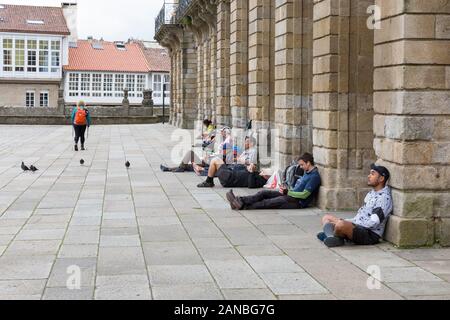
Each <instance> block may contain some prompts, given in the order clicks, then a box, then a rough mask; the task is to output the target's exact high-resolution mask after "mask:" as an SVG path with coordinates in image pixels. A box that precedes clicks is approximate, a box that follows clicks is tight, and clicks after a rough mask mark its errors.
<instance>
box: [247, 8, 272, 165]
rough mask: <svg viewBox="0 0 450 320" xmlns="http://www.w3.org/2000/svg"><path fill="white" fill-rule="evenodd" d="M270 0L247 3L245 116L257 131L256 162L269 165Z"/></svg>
mask: <svg viewBox="0 0 450 320" xmlns="http://www.w3.org/2000/svg"><path fill="white" fill-rule="evenodd" d="M274 14H275V10H274V0H255V1H250V2H249V41H248V42H249V49H248V50H249V54H248V58H249V68H248V70H249V72H248V82H249V85H248V107H249V118H250V119H251V120H253V126H254V130H255V131H257V132H258V145H259V153H260V161H261V162H262V164H263V165H265V166H268V165H270V164H271V156H272V154H271V150H270V149H271V141H272V137H271V135H270V133H271V129H272V120H274V118H275V109H274V98H275V95H274V85H275V81H274V67H273V55H274V52H273V51H274V50H273V49H274V44H275V36H274V27H275V17H274Z"/></svg>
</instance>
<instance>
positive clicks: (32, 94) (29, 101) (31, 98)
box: [25, 91, 35, 108]
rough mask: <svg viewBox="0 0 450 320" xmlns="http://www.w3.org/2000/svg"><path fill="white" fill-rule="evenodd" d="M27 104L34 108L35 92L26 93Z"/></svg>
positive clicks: (28, 106)
mask: <svg viewBox="0 0 450 320" xmlns="http://www.w3.org/2000/svg"><path fill="white" fill-rule="evenodd" d="M25 106H26V107H27V108H34V106H35V92H34V91H27V92H26V94H25Z"/></svg>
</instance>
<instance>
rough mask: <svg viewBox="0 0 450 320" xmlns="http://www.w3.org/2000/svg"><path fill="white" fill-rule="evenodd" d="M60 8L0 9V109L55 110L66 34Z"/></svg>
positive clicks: (5, 6) (10, 6)
mask: <svg viewBox="0 0 450 320" xmlns="http://www.w3.org/2000/svg"><path fill="white" fill-rule="evenodd" d="M63 12H64V8H58V7H54V8H52V7H45V8H43V7H32V6H15V5H1V6H0V20H1V21H2V22H1V23H0V106H14V107H22V106H23V107H57V100H58V90H59V88H60V84H61V81H62V79H63V65H64V64H67V63H68V56H69V53H68V52H69V40H68V36H69V35H70V31H69V29H68V27H67V25H66V23H65V18H64V14H63Z"/></svg>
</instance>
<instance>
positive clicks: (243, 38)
mask: <svg viewBox="0 0 450 320" xmlns="http://www.w3.org/2000/svg"><path fill="white" fill-rule="evenodd" d="M230 11H231V16H230V106H231V114H232V125H233V127H235V128H245V126H246V125H247V122H248V116H247V111H248V87H247V86H248V1H247V0H232V1H231V4H230Z"/></svg>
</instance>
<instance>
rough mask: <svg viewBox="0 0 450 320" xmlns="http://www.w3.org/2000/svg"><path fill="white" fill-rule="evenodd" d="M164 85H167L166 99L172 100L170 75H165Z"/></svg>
mask: <svg viewBox="0 0 450 320" xmlns="http://www.w3.org/2000/svg"><path fill="white" fill-rule="evenodd" d="M164 85H165V89H166V90H165V91H164V97H165V98H170V75H168V74H165V75H164Z"/></svg>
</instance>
